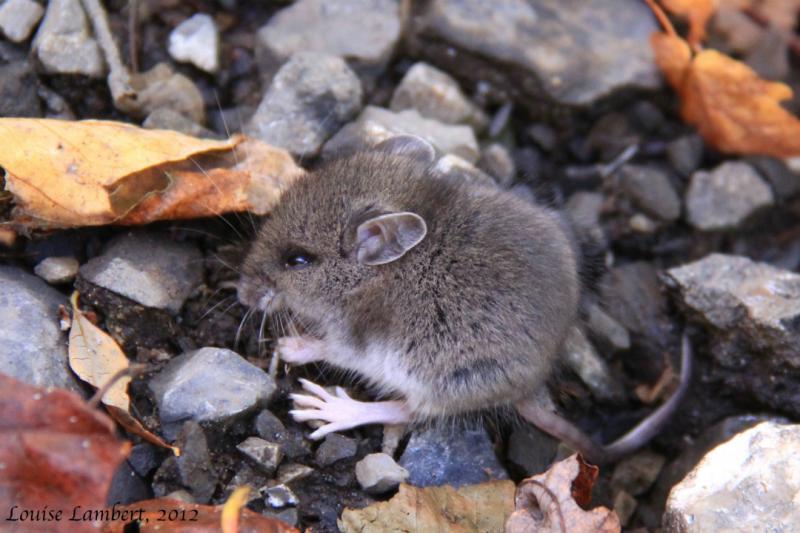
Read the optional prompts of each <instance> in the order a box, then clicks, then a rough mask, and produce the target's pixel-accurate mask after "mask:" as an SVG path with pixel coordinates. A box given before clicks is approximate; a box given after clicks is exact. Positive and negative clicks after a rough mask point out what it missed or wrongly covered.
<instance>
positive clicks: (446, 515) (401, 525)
mask: <svg viewBox="0 0 800 533" xmlns="http://www.w3.org/2000/svg"><path fill="white" fill-rule="evenodd" d="M513 497H514V483H512V482H511V481H490V482H487V483H481V484H479V485H469V486H465V487H461V488H458V489H454V488H453V487H450V486H448V485H445V486H442V487H424V488H417V487H412V486H410V485H405V484H402V485H400V490H399V492H398V493H397V494H396V495H395V496H394V497H393V498H392V499H391V500H389V501H388V502H379V503H375V504H372V505H370V506H368V507H365V508H363V509H345V510H344V512H342V517H341V518H340V519H339V529H340V530H342V531H343V532H344V533H355V532H359V533H373V532H374V533H379V532H384V531H436V532H441V533H468V532H475V533H478V532H484V531H502V530H503V524H504V523H505V520H506V518H507V517H508V516H509V514H511V511H512V510H513V506H514V503H513Z"/></svg>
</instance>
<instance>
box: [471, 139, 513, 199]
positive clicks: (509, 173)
mask: <svg viewBox="0 0 800 533" xmlns="http://www.w3.org/2000/svg"><path fill="white" fill-rule="evenodd" d="M478 168H480V169H481V170H484V171H485V172H487V173H488V174H490V175H491V176H494V179H495V180H497V183H498V185H500V186H501V187H503V188H508V187H509V186H511V183H512V182H513V181H514V178H515V177H516V174H517V166H516V164H515V163H514V158H513V157H511V153H510V152H509V151H508V149H507V148H506V147H505V146H503V145H502V144H500V143H492V144H490V145H489V146H487V147H486V148H484V149H483V151H482V152H481V158H480V160H479V161H478Z"/></svg>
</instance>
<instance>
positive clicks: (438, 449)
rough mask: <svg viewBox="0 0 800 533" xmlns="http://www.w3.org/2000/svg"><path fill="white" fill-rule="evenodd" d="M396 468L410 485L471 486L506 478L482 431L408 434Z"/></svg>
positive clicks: (429, 431) (434, 430) (488, 440)
mask: <svg viewBox="0 0 800 533" xmlns="http://www.w3.org/2000/svg"><path fill="white" fill-rule="evenodd" d="M400 466H402V467H403V468H405V469H406V470H408V473H409V480H408V482H409V483H410V484H411V485H415V486H418V487H427V486H434V485H452V486H453V487H460V486H462V485H472V484H476V483H482V482H484V481H489V480H492V479H508V474H506V471H505V469H504V468H503V466H502V465H501V464H500V462H499V461H498V460H497V456H495V454H494V448H493V447H492V441H491V440H490V439H489V434H488V433H486V430H485V429H483V428H477V429H464V428H444V427H440V428H429V429H426V430H423V431H419V432H416V433H414V434H412V435H411V439H410V440H409V441H408V445H407V446H406V449H405V451H404V452H403V455H402V457H400Z"/></svg>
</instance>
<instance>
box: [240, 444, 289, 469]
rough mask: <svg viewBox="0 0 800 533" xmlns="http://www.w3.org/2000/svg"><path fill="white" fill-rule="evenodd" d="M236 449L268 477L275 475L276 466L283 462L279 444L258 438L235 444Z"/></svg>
mask: <svg viewBox="0 0 800 533" xmlns="http://www.w3.org/2000/svg"><path fill="white" fill-rule="evenodd" d="M236 449H237V450H239V451H240V452H242V454H243V455H244V456H245V457H247V458H248V459H249V460H250V461H252V462H253V464H254V465H255V466H256V467H257V468H258V469H259V470H261V471H262V472H263V473H264V474H266V475H267V476H269V477H271V476H272V474H274V473H275V470H277V468H278V465H279V464H280V463H281V461H282V460H283V452H282V451H281V445H280V444H278V443H276V442H269V441H267V440H264V439H259V438H258V437H248V438H247V439H245V440H244V441H242V442H240V443H239V444H237V445H236Z"/></svg>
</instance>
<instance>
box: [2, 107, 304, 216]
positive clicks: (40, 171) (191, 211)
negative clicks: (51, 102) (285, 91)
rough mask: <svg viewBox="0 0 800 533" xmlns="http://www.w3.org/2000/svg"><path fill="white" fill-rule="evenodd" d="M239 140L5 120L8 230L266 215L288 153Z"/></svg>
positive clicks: (292, 169)
mask: <svg viewBox="0 0 800 533" xmlns="http://www.w3.org/2000/svg"><path fill="white" fill-rule="evenodd" d="M245 139H246V138H245V137H243V136H234V137H232V138H231V139H229V140H226V141H213V140H206V139H196V138H194V137H190V136H188V135H183V134H181V133H178V132H173V131H164V130H146V129H142V128H138V127H136V126H133V125H130V124H125V123H121V122H112V121H99V120H86V121H81V122H69V121H61V120H47V119H15V118H2V119H0V166H1V167H3V168H4V169H5V172H6V176H5V180H6V189H7V190H8V191H10V192H11V193H12V195H13V197H14V205H15V209H14V212H13V217H14V222H15V223H17V224H18V225H22V226H25V227H28V228H64V227H75V226H90V225H102V224H111V223H125V224H144V223H148V222H152V221H154V220H162V219H170V218H187V217H196V216H214V215H218V214H221V213H224V212H228V211H231V210H236V211H244V210H252V211H254V212H257V213H264V212H266V210H268V209H269V208H271V206H272V205H273V204H274V203H275V201H277V197H278V195H279V192H280V190H281V189H282V188H284V187H285V186H286V185H288V184H289V183H290V182H291V180H292V179H294V178H295V177H296V176H297V175H298V174H299V172H300V170H299V168H298V167H297V166H296V165H295V163H294V161H293V160H292V158H291V156H290V155H289V154H288V153H287V152H286V151H285V150H281V149H278V148H274V147H271V146H269V145H266V144H265V143H261V142H259V141H256V140H252V139H250V140H248V141H247V143H246V144H245V143H244V141H245ZM240 145H242V146H241V147H240V148H241V149H240V150H239V152H237V151H235V149H236V148H237V147H239V146H240Z"/></svg>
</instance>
